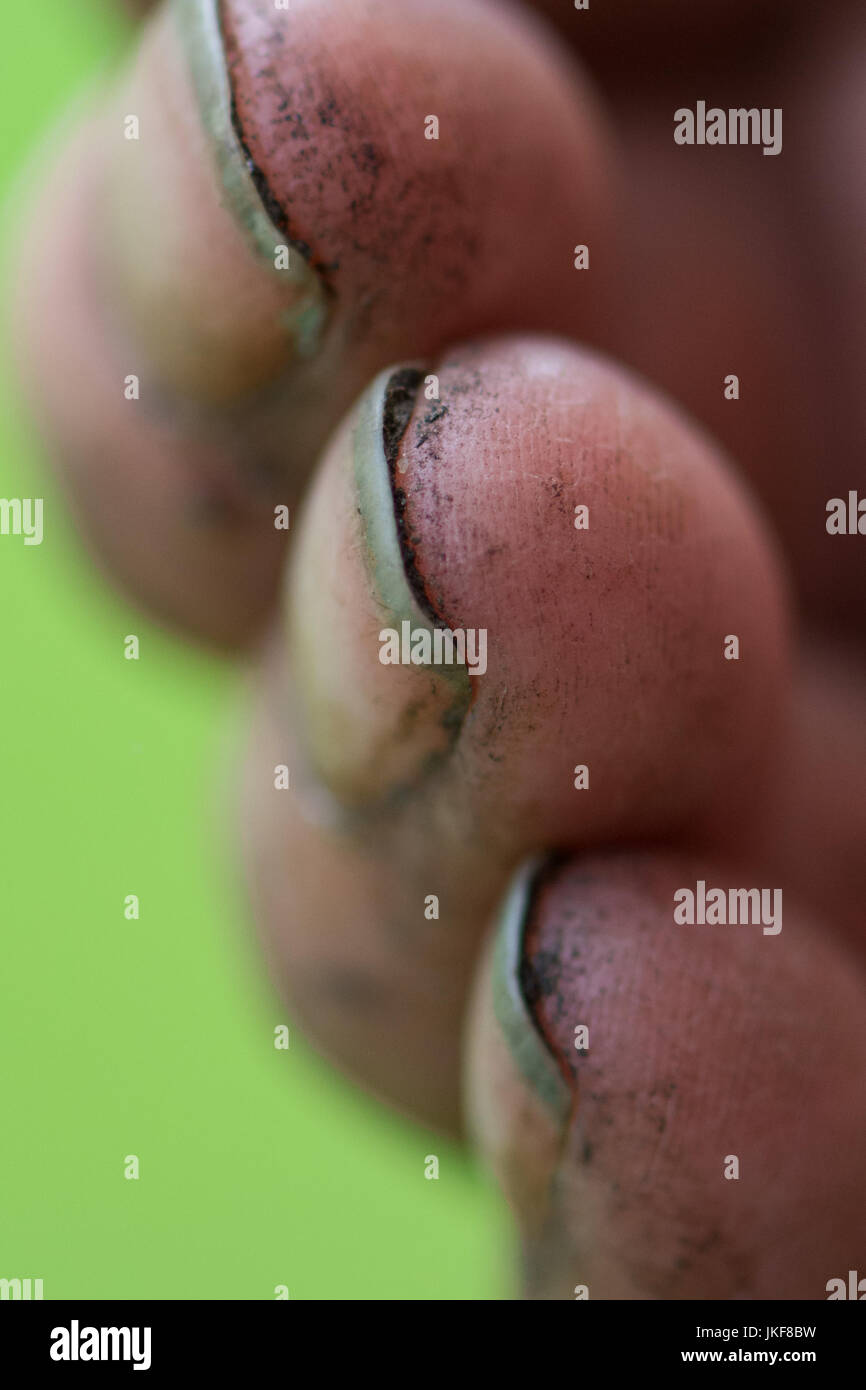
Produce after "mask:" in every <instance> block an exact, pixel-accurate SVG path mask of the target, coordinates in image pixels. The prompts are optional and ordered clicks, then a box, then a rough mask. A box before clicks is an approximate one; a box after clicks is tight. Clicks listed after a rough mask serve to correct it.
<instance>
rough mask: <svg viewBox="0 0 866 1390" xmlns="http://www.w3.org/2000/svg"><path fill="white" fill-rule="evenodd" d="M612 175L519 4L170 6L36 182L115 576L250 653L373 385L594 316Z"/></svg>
mask: <svg viewBox="0 0 866 1390" xmlns="http://www.w3.org/2000/svg"><path fill="white" fill-rule="evenodd" d="M127 136H131V137H132V138H125V137H127ZM428 137H430V138H428ZM611 163H612V160H611V158H610V156H609V149H608V144H607V140H606V136H605V134H604V131H603V127H602V123H601V120H600V118H599V117H598V116H597V114H596V110H595V106H594V102H593V99H592V97H591V95H590V93H589V91H588V89H587V86H586V84H585V82H584V81H583V80H582V79H581V77H580V76H579V74H576V73H575V71H574V70H573V68H572V66H571V65H570V63H567V62H566V61H565V59H564V57H563V55H562V54H561V53H560V51H559V50H558V49H557V48H556V47H555V46H554V45H552V44H551V42H550V41H549V40H548V39H547V37H546V36H544V35H542V34H541V32H540V29H539V27H537V26H536V25H535V24H534V23H533V22H532V20H531V18H530V17H527V16H523V15H521V13H519V12H517V11H515V12H500V11H499V10H498V9H497V8H496V7H494V6H493V5H492V4H491V3H485V2H484V0H466V3H464V0H446V3H445V4H443V5H439V6H437V7H436V8H435V9H432V8H431V7H430V6H428V5H426V4H424V3H422V0H410V2H409V3H408V4H407V3H405V0H399V3H398V0H355V3H353V4H351V5H346V4H342V3H337V0H317V3H311V2H310V0H296V3H293V5H292V7H291V9H290V10H278V9H276V7H275V6H274V5H272V4H265V3H262V2H259V3H257V2H256V0H226V3H224V4H222V5H217V4H216V3H215V0H178V3H175V4H172V5H169V6H167V7H164V8H163V9H162V10H160V11H159V12H158V13H157V14H156V15H155V16H154V18H153V20H152V21H151V22H150V23H149V24H148V25H147V26H146V27H145V29H144V31H143V34H142V38H141V43H140V47H139V50H138V53H137V55H136V57H135V59H134V60H133V62H132V63H131V66H130V68H129V70H128V71H127V72H126V73H124V74H123V76H122V78H121V80H120V81H119V83H118V84H117V86H116V88H115V89H113V90H112V91H111V93H110V94H109V96H108V98H107V99H106V101H105V102H104V104H103V107H102V109H101V110H99V111H97V112H96V113H95V114H94V115H93V116H92V118H91V119H90V120H89V121H88V122H87V123H86V124H85V126H84V127H83V128H82V129H80V130H79V132H78V133H77V135H75V136H74V138H73V141H72V142H71V145H70V146H69V147H68V148H67V150H66V151H65V153H64V155H63V156H62V158H61V159H60V160H59V161H58V163H57V166H56V168H55V170H54V173H53V174H52V175H51V177H50V179H49V181H48V185H47V187H46V189H45V191H44V196H43V197H42V200H41V203H40V207H39V209H38V210H37V212H36V213H35V215H34V217H33V221H32V227H31V234H30V238H29V244H28V248H27V256H26V264H25V267H24V270H23V281H24V291H23V297H22V303H21V308H20V313H19V323H20V327H19V338H20V340H21V342H22V345H23V358H24V361H25V364H26V366H27V370H28V371H29V378H30V384H31V391H32V394H33V396H34V400H35V404H36V406H37V409H38V413H39V416H40V418H41V419H42V420H44V421H45V422H46V425H47V428H48V430H49V432H50V435H51V438H52V440H53V441H54V444H55V447H56V449H57V450H58V452H59V453H60V454H61V455H62V457H63V461H64V465H65V471H66V477H67V479H68V482H69V485H70V488H71V490H72V493H73V495H74V497H75V499H76V502H77V506H78V509H79V512H80V514H81V516H82V518H83V523H84V525H85V526H86V527H87V529H88V533H89V535H90V538H91V540H92V541H93V542H94V544H95V545H96V547H97V548H98V550H99V551H100V553H101V554H102V556H103V557H104V559H105V560H106V562H107V564H108V565H109V567H110V568H111V569H112V571H114V572H116V573H117V574H118V575H119V576H120V577H121V579H122V580H123V581H124V582H125V583H126V584H127V586H128V587H129V588H130V589H132V591H133V592H134V593H136V594H137V595H139V596H140V597H142V598H143V599H145V600H146V601H147V602H149V603H150V604H151V605H152V606H153V607H154V608H155V609H156V610H157V611H158V612H159V613H160V614H163V615H166V616H168V617H169V618H171V619H172V620H174V621H176V622H178V623H182V624H185V625H188V626H190V627H192V628H193V629H195V630H197V631H201V632H203V633H205V634H206V635H209V636H211V637H213V638H215V639H217V640H220V641H224V642H237V641H241V640H243V639H245V638H247V637H248V636H249V634H250V632H251V630H252V629H253V628H255V626H256V625H257V624H258V623H260V622H261V621H262V619H263V616H264V613H265V612H266V610H267V607H268V605H269V604H270V603H271V602H272V600H273V597H274V594H275V589H276V584H277V579H278V574H279V570H280V565H281V560H282V555H283V551H284V543H285V529H284V528H285V520H286V518H285V512H284V511H283V512H281V513H277V512H276V509H277V508H279V507H282V508H283V509H285V508H286V507H288V508H289V511H290V513H291V509H292V508H293V506H294V503H295V502H296V500H297V497H298V495H299V491H300V488H301V486H302V484H303V481H304V478H305V476H306V473H307V471H308V469H309V467H310V466H311V463H312V460H313V458H314V456H315V454H316V452H317V451H318V449H319V447H320V445H321V443H322V442H323V440H324V439H325V437H326V436H327V434H328V433H329V432H330V430H331V428H332V426H333V425H334V424H335V423H336V421H337V420H338V419H339V417H340V415H341V414H342V413H343V412H344V410H345V409H346V408H347V407H348V405H349V403H350V402H351V400H352V399H353V398H354V397H355V395H356V394H357V392H358V390H359V389H360V388H361V386H362V384H363V383H364V382H366V381H367V380H369V379H370V377H371V376H372V375H373V374H375V372H376V371H377V370H379V369H380V368H381V367H383V366H384V365H386V364H387V363H388V362H389V361H392V360H394V359H395V358H399V357H401V356H405V355H414V354H416V353H419V352H420V353H422V354H423V353H427V352H435V351H436V350H438V348H439V347H441V346H442V344H443V343H444V342H445V341H447V340H448V339H450V338H452V337H454V336H455V335H458V334H463V333H467V332H478V331H481V330H488V329H491V328H496V327H497V326H500V325H502V324H505V323H514V324H516V325H517V326H520V325H523V324H525V325H527V326H530V327H543V326H547V327H551V328H557V327H563V326H564V325H565V323H566V322H571V323H575V324H577V323H579V322H581V320H582V319H586V318H587V316H588V315H589V314H590V313H591V309H590V302H589V288H588V287H589V282H590V277H587V276H583V277H581V276H580V275H578V274H577V273H576V272H575V269H574V259H575V258H574V249H573V248H574V245H575V243H576V242H594V243H596V244H597V246H598V260H599V270H600V271H601V269H602V268H603V266H604V263H605V254H606V251H605V247H606V245H607V241H606V238H605V237H603V236H601V235H599V236H598V237H597V236H596V233H597V231H598V229H599V227H600V226H601V225H602V221H603V209H604V205H605V202H606V199H607V186H608V181H609V172H608V171H609V168H610V165H611ZM541 208H543V209H544V215H543V216H540V215H539V209H541ZM58 227H60V228H62V229H63V235H62V237H61V238H60V239H59V240H58V238H57V236H56V229H57V228H58ZM275 523H277V524H275Z"/></svg>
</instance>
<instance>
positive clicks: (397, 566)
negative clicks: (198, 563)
mask: <svg viewBox="0 0 866 1390" xmlns="http://www.w3.org/2000/svg"><path fill="white" fill-rule="evenodd" d="M421 379H422V377H421V369H420V367H418V365H417V364H408V365H406V364H404V365H401V366H399V367H393V368H389V369H388V370H386V371H384V372H382V373H380V375H379V376H378V377H377V378H376V379H375V380H374V381H373V383H372V385H371V386H370V387H369V389H368V390H367V391H366V392H365V394H364V395H363V396H362V397H361V400H360V401H359V403H358V405H357V406H356V408H355V411H354V412H353V415H352V416H351V417H350V420H349V421H347V422H344V425H343V426H342V427H341V429H340V431H338V434H337V436H336V437H335V439H334V441H333V442H332V445H331V447H330V449H329V451H328V453H327V455H326V458H325V461H324V465H323V469H322V472H321V475H320V478H319V480H318V482H317V485H316V488H315V489H314V492H313V495H312V497H311V500H310V505H309V507H308V511H307V515H306V517H305V519H304V522H303V525H302V528H301V534H300V536H299V538H298V546H297V549H296V552H295V555H294V557H293V565H292V572H291V582H290V587H289V599H288V612H289V649H290V655H291V665H292V670H293V680H294V685H295V689H296V690H297V692H298V696H299V706H300V709H299V714H300V718H301V721H302V725H303V729H304V733H305V741H306V745H307V748H308V751H309V754H310V759H311V763H312V765H313V767H314V768H315V769H316V771H317V773H318V775H319V776H320V777H321V778H322V779H323V780H324V782H325V784H326V785H327V786H329V787H330V788H331V789H332V790H333V791H334V792H335V793H336V795H337V797H338V799H339V800H340V801H341V802H342V803H343V804H344V805H346V806H349V807H356V808H360V807H370V806H372V805H374V804H376V803H381V802H383V801H392V802H393V801H394V800H396V799H400V798H401V797H403V796H404V795H405V794H406V793H407V792H409V791H410V790H411V789H413V788H416V787H417V786H418V785H419V784H420V783H421V782H423V781H424V779H425V778H426V777H427V776H428V775H429V774H430V773H431V772H432V771H433V770H434V769H435V768H436V767H438V766H440V765H441V763H442V761H443V760H444V759H445V758H447V756H448V754H449V753H450V752H451V750H452V749H453V747H454V744H455V742H456V739H457V737H458V735H459V732H460V729H461V728H462V725H463V722H464V720H465V718H466V714H467V711H468V710H469V708H470V706H471V703H472V698H473V690H472V683H471V681H470V677H469V672H468V669H467V667H466V666H465V665H460V664H457V663H456V662H454V663H448V662H447V661H446V662H442V663H435V662H434V663H433V664H431V663H429V662H422V661H414V660H409V659H408V653H407V650H406V647H405V638H406V636H407V634H411V636H412V638H413V639H414V638H415V637H416V636H417V634H419V633H424V634H427V635H428V636H429V638H430V640H431V648H432V638H433V634H434V632H435V630H436V629H437V628H442V627H447V626H448V624H447V620H446V615H444V614H440V613H438V612H436V611H435V610H434V609H433V608H432V606H431V602H430V599H429V595H428V594H427V593H426V589H425V583H424V581H423V579H422V578H421V576H420V574H419V573H418V571H417V566H416V562H415V558H414V551H413V538H412V536H411V535H409V534H407V531H406V527H405V524H404V516H403V513H404V502H405V498H404V497H403V495H402V489H401V488H400V486H399V482H398V481H396V480H395V475H396V473H397V468H396V463H397V459H398V455H399V447H400V441H401V439H402V436H403V433H404V431H405V430H406V428H407V426H408V424H409V421H410V419H411V416H412V413H413V406H414V403H415V396H416V394H417V387H418V384H419V382H420V381H421ZM389 634H390V636H389ZM392 638H393V639H394V640H396V641H398V642H404V657H403V659H401V660H400V661H399V662H391V661H388V660H386V659H385V658H386V656H387V648H388V644H389V642H390V641H391V640H392Z"/></svg>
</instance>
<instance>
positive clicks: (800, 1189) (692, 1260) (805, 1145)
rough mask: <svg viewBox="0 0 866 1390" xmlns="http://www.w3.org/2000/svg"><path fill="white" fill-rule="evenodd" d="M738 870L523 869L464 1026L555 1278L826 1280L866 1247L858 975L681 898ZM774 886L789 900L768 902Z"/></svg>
mask: <svg viewBox="0 0 866 1390" xmlns="http://www.w3.org/2000/svg"><path fill="white" fill-rule="evenodd" d="M698 880H701V881H703V882H704V884H705V889H706V892H707V894H709V893H710V892H711V890H712V889H713V888H715V887H716V886H719V887H720V888H721V889H722V892H723V894H724V895H725V897H726V899H728V900H729V893H730V887H731V885H741V884H742V885H744V886H747V887H750V886H751V881H750V880H748V879H745V880H744V879H743V878H742V877H740V876H739V875H738V872H737V870H736V869H731V868H730V867H729V866H719V865H718V864H716V865H714V866H713V865H712V863H710V864H709V865H708V863H707V861H706V860H702V859H699V860H689V859H675V858H670V857H663V856H654V855H642V856H640V855H631V854H629V855H620V856H607V857H589V858H587V857H585V856H584V857H580V858H570V859H568V860H567V861H565V862H560V863H558V864H549V865H547V866H546V868H543V869H542V870H541V871H539V872H538V873H537V874H535V875H534V876H533V875H532V874H530V875H528V876H527V875H526V874H523V875H521V876H519V877H518V879H517V880H516V881H515V884H514V886H513V889H512V891H511V894H510V897H509V900H508V902H507V904H506V908H505V911H504V913H503V916H502V920H501V925H500V927H499V930H498V936H497V941H496V945H495V947H492V948H491V951H490V952H489V953H488V958H487V962H486V968H485V973H484V977H483V979H482V981H481V983H480V986H479V990H478V995H477V999H476V1001H475V1007H474V1014H473V1025H472V1033H471V1047H470V1053H471V1064H470V1097H471V1099H470V1106H471V1110H472V1114H473V1123H474V1127H475V1130H476V1133H477V1135H478V1138H479V1142H480V1143H481V1145H482V1147H483V1149H484V1150H485V1151H486V1153H487V1155H488V1157H489V1159H490V1161H491V1163H492V1164H493V1166H494V1169H495V1171H496V1172H497V1174H498V1175H499V1177H500V1180H501V1182H502V1183H503V1186H504V1188H505V1190H506V1193H507V1194H508V1196H509V1198H510V1200H511V1203H512V1206H513V1208H514V1210H515V1213H516V1215H517V1219H518V1222H519V1224H520V1227H521V1231H522V1235H523V1240H524V1252H525V1277H526V1291H527V1293H528V1295H529V1296H530V1297H535V1298H545V1299H572V1298H574V1297H589V1298H593V1299H597V1298H626V1299H635V1298H644V1299H645V1298H650V1299H653V1298H662V1299H688V1298H696V1299H718V1298H721V1299H732V1298H748V1299H792V1298H804V1299H821V1298H826V1297H827V1293H828V1290H829V1287H830V1286H829V1282H828V1281H830V1280H831V1279H834V1278H836V1277H837V1276H841V1277H843V1278H844V1279H846V1280H847V1271H848V1270H849V1269H850V1268H856V1267H857V1261H858V1259H859V1254H858V1252H859V1251H860V1250H861V1249H862V1247H863V1239H864V1236H866V1221H864V1213H863V1203H862V1197H861V1188H862V1171H861V1157H862V1136H863V1097H862V1077H863V1068H864V1065H866V1026H864V1017H866V1011H864V1003H866V993H864V987H863V980H862V976H861V975H860V974H859V972H858V971H857V970H856V968H855V967H854V963H853V961H852V960H851V958H849V956H848V955H847V954H846V952H845V951H844V949H843V948H842V947H841V946H840V944H839V943H838V941H837V939H836V938H835V937H833V935H832V934H830V933H828V932H827V931H826V929H825V927H824V925H823V924H822V923H820V921H818V920H816V919H810V918H809V917H807V916H803V915H800V914H798V912H797V910H796V908H795V907H794V906H793V904H792V903H791V902H790V901H789V900H788V899H787V898H783V899H782V900H781V902H780V904H779V905H778V927H779V930H778V931H775V926H771V927H770V934H767V930H766V927H765V926H764V925H761V923H764V922H766V921H768V920H769V918H768V917H761V918H760V920H759V921H758V922H756V921H755V918H754V917H753V916H752V915H749V916H747V918H746V920H745V921H744V919H743V918H742V917H739V918H738V920H737V922H736V923H735V924H733V925H732V924H731V920H733V919H729V922H728V924H727V925H704V924H702V923H701V922H700V917H699V915H698V917H697V919H696V921H695V923H694V924H692V925H688V924H680V923H678V922H677V921H676V920H675V917H674V909H675V905H676V904H677V903H682V902H683V901H684V900H683V899H682V898H681V897H679V898H677V897H675V895H676V894H679V893H680V892H681V890H682V889H683V888H684V887H685V888H686V889H687V890H688V891H691V892H697V891H698ZM774 902H775V900H774Z"/></svg>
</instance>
